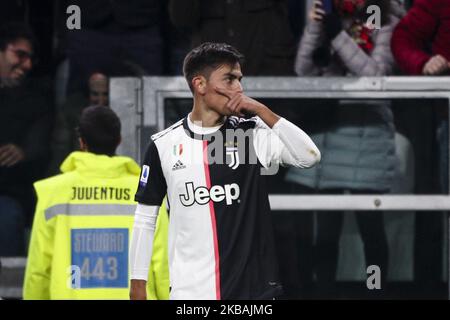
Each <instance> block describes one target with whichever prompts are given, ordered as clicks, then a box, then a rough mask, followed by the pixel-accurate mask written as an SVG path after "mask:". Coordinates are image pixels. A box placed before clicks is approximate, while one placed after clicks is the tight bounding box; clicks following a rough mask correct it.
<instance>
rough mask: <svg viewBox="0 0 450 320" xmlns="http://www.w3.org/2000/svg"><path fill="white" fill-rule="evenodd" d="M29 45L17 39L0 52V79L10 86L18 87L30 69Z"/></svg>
mask: <svg viewBox="0 0 450 320" xmlns="http://www.w3.org/2000/svg"><path fill="white" fill-rule="evenodd" d="M32 55H33V49H32V46H31V43H30V42H29V41H28V40H25V39H19V40H17V41H15V42H13V43H10V44H8V45H7V46H6V49H5V50H4V51H0V77H2V78H3V80H4V81H6V82H7V83H9V84H11V85H13V86H14V85H18V84H19V83H20V82H21V81H22V80H23V78H25V76H26V75H27V73H28V72H29V71H30V70H31V68H32V66H33V65H32V60H31V59H32Z"/></svg>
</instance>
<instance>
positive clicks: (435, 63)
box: [422, 54, 450, 76]
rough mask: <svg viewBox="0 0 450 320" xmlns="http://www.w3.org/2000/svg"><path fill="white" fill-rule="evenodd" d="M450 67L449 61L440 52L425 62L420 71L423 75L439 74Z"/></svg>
mask: <svg viewBox="0 0 450 320" xmlns="http://www.w3.org/2000/svg"><path fill="white" fill-rule="evenodd" d="M449 69H450V62H449V61H448V60H447V59H445V58H444V57H443V56H441V55H440V54H438V55H435V56H433V57H432V58H431V59H430V60H428V61H427V63H425V65H424V67H423V71H422V73H423V74H424V75H429V76H432V75H439V74H443V73H445V72H446V71H448V70H449Z"/></svg>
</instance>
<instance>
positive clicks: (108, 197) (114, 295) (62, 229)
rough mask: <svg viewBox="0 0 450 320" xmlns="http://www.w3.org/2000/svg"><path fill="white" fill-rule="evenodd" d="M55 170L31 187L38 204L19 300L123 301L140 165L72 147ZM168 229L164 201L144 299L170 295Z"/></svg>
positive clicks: (126, 286)
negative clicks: (78, 150) (58, 170)
mask: <svg viewBox="0 0 450 320" xmlns="http://www.w3.org/2000/svg"><path fill="white" fill-rule="evenodd" d="M61 171H62V172H63V173H62V174H60V175H57V176H54V177H51V178H48V179H45V180H41V181H38V182H36V183H35V184H34V187H35V190H36V194H37V198H38V201H37V206H36V212H35V217H34V222H33V228H32V233H31V239H30V246H29V251H28V260H27V266H26V271H25V281H24V292H23V296H24V299H129V284H130V280H129V262H128V251H129V245H130V241H131V232H132V230H133V222H134V211H135V208H136V203H135V202H134V194H135V192H136V188H137V185H138V182H139V174H140V167H139V166H138V165H137V164H136V162H135V161H134V160H132V159H131V158H128V157H121V156H114V157H108V156H106V155H96V154H92V153H88V152H73V153H72V154H70V155H69V156H68V157H67V159H66V160H65V161H64V162H63V164H62V165H61ZM164 203H165V202H164ZM167 228H168V214H167V210H166V206H165V205H164V204H163V205H162V206H161V209H160V212H159V216H158V220H157V226H156V233H155V240H154V250H153V257H152V267H151V269H150V271H149V281H148V286H147V289H148V290H147V291H148V292H147V294H148V298H149V299H168V298H169V270H168V258H167Z"/></svg>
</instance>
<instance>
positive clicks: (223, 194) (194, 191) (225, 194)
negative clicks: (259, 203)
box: [180, 182, 241, 207]
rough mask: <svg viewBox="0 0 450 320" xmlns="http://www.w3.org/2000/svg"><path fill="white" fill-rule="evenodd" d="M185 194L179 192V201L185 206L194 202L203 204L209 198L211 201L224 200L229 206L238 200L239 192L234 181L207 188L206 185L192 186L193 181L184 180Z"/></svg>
mask: <svg viewBox="0 0 450 320" xmlns="http://www.w3.org/2000/svg"><path fill="white" fill-rule="evenodd" d="M185 186H186V194H180V201H181V203H182V204H183V205H184V206H185V207H190V206H192V205H193V204H194V203H197V204H200V205H204V204H207V203H208V202H209V201H210V200H211V201H213V202H222V201H225V202H226V204H227V205H228V206H229V205H231V204H232V203H233V201H235V200H237V201H238V202H239V200H238V199H239V194H240V192H241V190H240V188H239V185H238V184H236V183H232V184H226V185H224V186H223V187H222V186H219V185H216V186H212V187H211V189H209V190H208V188H206V187H197V188H194V183H193V182H186V185H185Z"/></svg>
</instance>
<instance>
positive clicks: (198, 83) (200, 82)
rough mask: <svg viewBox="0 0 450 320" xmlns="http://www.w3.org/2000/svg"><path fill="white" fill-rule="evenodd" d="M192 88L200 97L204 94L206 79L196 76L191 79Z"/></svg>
mask: <svg viewBox="0 0 450 320" xmlns="http://www.w3.org/2000/svg"><path fill="white" fill-rule="evenodd" d="M192 87H193V88H194V91H195V92H197V93H198V94H200V95H204V94H206V79H205V77H204V76H201V75H198V76H196V77H194V78H192Z"/></svg>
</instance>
